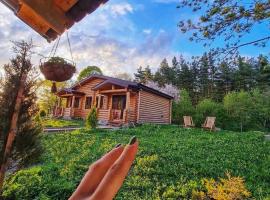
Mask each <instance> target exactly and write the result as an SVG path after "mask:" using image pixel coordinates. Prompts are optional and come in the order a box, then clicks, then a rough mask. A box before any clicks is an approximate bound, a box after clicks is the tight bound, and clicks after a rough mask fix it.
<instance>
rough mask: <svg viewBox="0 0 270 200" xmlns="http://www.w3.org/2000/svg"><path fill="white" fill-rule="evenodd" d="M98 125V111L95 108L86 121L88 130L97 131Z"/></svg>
mask: <svg viewBox="0 0 270 200" xmlns="http://www.w3.org/2000/svg"><path fill="white" fill-rule="evenodd" d="M97 124H98V118H97V109H96V107H93V108H92V109H91V111H90V113H89V114H88V116H87V119H86V128H88V129H95V128H96V127H97Z"/></svg>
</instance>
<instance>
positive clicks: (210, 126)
mask: <svg viewBox="0 0 270 200" xmlns="http://www.w3.org/2000/svg"><path fill="white" fill-rule="evenodd" d="M215 122H216V117H206V120H205V122H204V124H202V128H203V129H207V130H210V131H215V129H216V127H215Z"/></svg>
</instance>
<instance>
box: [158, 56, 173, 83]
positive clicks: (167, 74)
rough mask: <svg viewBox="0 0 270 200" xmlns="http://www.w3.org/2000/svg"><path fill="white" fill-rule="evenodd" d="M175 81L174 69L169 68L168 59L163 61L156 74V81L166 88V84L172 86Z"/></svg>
mask: <svg viewBox="0 0 270 200" xmlns="http://www.w3.org/2000/svg"><path fill="white" fill-rule="evenodd" d="M173 79H174V72H173V70H172V68H171V67H170V66H169V64H168V61H167V59H166V58H165V59H163V60H162V62H161V63H160V67H159V69H158V71H157V72H156V74H155V79H154V80H155V81H156V82H158V84H159V85H160V86H164V85H165V84H171V83H172V82H173V81H172V80H173Z"/></svg>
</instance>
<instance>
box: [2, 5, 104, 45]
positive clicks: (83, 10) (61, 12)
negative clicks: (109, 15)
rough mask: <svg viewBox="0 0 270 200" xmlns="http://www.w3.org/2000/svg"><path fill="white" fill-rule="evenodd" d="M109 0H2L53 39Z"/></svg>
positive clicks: (36, 29)
mask: <svg viewBox="0 0 270 200" xmlns="http://www.w3.org/2000/svg"><path fill="white" fill-rule="evenodd" d="M107 1H108V0H52V1H51V3H49V2H48V0H0V2H2V3H3V4H4V5H6V6H7V7H8V8H9V9H11V10H12V11H13V12H14V14H15V15H17V17H18V18H20V19H21V20H22V21H23V22H25V23H26V24H27V25H29V26H30V27H31V28H32V29H34V30H35V31H36V32H38V33H39V34H40V35H42V36H43V37H44V38H46V39H47V41H49V42H50V41H53V40H55V39H56V38H57V37H58V36H60V35H62V34H63V33H64V32H65V31H66V30H67V29H69V28H71V27H72V26H73V25H74V23H76V22H79V21H80V20H82V19H83V18H84V17H85V16H86V15H87V14H90V13H92V12H94V11H95V10H96V9H97V8H98V7H99V6H100V5H102V4H105V3H106V2H107Z"/></svg>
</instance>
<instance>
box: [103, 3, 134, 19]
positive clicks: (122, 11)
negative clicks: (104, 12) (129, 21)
mask: <svg viewBox="0 0 270 200" xmlns="http://www.w3.org/2000/svg"><path fill="white" fill-rule="evenodd" d="M105 9H108V10H110V12H111V13H112V15H113V16H116V17H117V16H119V15H120V16H121V15H126V14H129V13H133V11H134V8H133V7H132V5H131V4H129V3H125V2H123V3H118V4H108V6H107V7H105Z"/></svg>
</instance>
